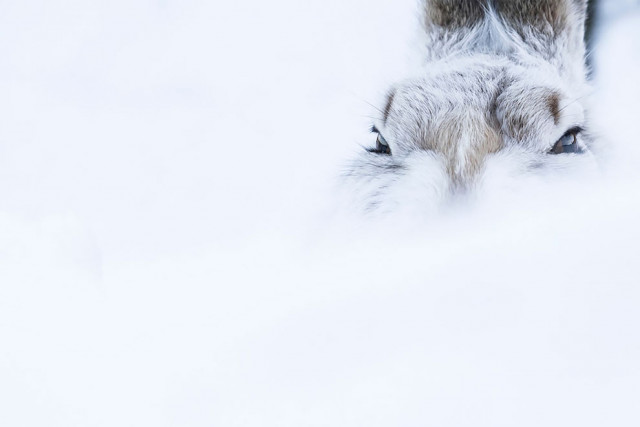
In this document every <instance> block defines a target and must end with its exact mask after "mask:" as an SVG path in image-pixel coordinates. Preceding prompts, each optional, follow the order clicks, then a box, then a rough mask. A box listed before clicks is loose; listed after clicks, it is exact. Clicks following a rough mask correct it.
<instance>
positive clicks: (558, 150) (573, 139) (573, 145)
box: [549, 127, 582, 154]
mask: <svg viewBox="0 0 640 427" xmlns="http://www.w3.org/2000/svg"><path fill="white" fill-rule="evenodd" d="M580 132H582V128H579V127H576V128H573V129H569V130H568V131H567V132H566V133H565V134H564V135H562V138H560V139H559V140H558V142H556V143H555V145H554V146H553V148H552V149H551V151H549V154H563V153H582V148H581V147H580V145H579V143H578V136H579V135H580Z"/></svg>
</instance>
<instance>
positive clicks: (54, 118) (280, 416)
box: [0, 0, 640, 427]
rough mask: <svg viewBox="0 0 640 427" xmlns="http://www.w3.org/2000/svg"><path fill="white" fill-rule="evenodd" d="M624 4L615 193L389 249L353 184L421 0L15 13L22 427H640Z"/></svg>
mask: <svg viewBox="0 0 640 427" xmlns="http://www.w3.org/2000/svg"><path fill="white" fill-rule="evenodd" d="M601 2H602V3H603V6H604V7H605V9H606V10H605V18H604V19H603V20H602V23H603V25H602V27H601V28H600V29H599V31H598V34H599V39H598V43H597V44H596V53H595V54H594V55H595V64H596V66H597V68H596V70H597V73H596V76H597V82H596V83H597V84H596V87H597V89H596V91H595V93H594V99H593V101H594V102H593V103H594V105H595V106H596V109H595V113H596V114H595V116H596V121H597V124H598V126H599V128H598V129H599V133H600V134H601V136H602V139H603V141H605V142H606V143H607V145H606V146H607V149H606V150H605V151H604V153H603V158H602V162H601V163H602V165H601V167H602V177H601V180H599V181H597V182H591V181H590V182H585V183H578V184H576V183H563V182H558V183H555V185H554V188H555V190H554V191H553V192H551V193H550V194H540V193H533V194H531V195H526V197H522V200H519V202H518V203H511V202H507V201H506V200H502V201H501V200H492V201H491V202H490V203H486V204H481V206H477V207H474V208H469V209H468V210H467V209H457V210H456V209H452V210H448V211H446V212H444V213H443V214H442V215H440V216H437V217H432V218H425V219H424V220H422V221H416V222H412V223H410V224H406V223H403V224H397V223H396V222H394V220H393V219H389V220H387V221H384V222H382V223H375V224H372V223H370V222H367V221H359V220H353V219H345V218H342V217H339V216H337V215H336V214H335V210H334V207H333V204H334V203H333V193H334V191H335V185H336V176H337V175H338V174H339V172H340V170H341V167H342V166H343V165H344V164H345V162H346V161H347V160H348V159H349V157H350V156H352V155H353V154H354V153H355V152H357V150H359V149H361V148H360V144H363V145H367V144H371V143H372V142H373V141H372V140H371V139H372V136H371V135H369V134H368V126H369V124H370V122H371V119H370V117H371V116H374V115H375V114H376V111H375V108H374V107H373V106H371V105H370V104H374V105H376V104H377V103H379V101H380V99H381V96H382V95H383V94H384V93H385V91H386V88H387V85H388V84H389V83H391V82H393V81H394V80H395V79H397V78H400V77H402V75H403V74H404V73H406V72H407V70H409V69H411V68H412V67H413V65H414V64H415V62H416V61H417V60H419V58H416V57H415V56H412V53H414V52H415V47H416V44H417V43H418V40H419V37H418V36H417V33H416V31H417V23H418V18H417V16H416V7H415V3H414V2H413V1H412V0H401V1H398V0H396V1H393V2H382V1H376V2H371V1H364V0H350V1H344V0H342V1H338V0H325V1H316V0H307V1H304V2H300V1H293V0H277V1H270V2H264V1H262V2H261V1H254V0H249V1H245V2H236V3H232V2H227V3H224V4H220V3H219V2H218V3H216V2H205V1H195V0H182V1H174V0H147V1H142V0H138V1H124V0H111V1H99V0H92V1H82V0H68V1H61V0H58V1H44V0H42V1H38V0H27V1H17V0H0V35H1V37H0V58H1V62H0V425H3V426H44V425H46V426H147V425H148V426H154V427H155V426H225V427H226V426H256V427H257V426H261V427H262V426H278V427H282V426H297V427H298V426H363V425H366V426H400V425H402V426H414V425H415V426H485V425H486V426H501V425H504V426H514V425H518V426H540V425H547V426H567V425H580V426H613V425H615V426H637V425H638V423H639V422H640V416H639V415H638V412H637V402H638V401H639V399H640V366H639V365H638V360H640V336H639V335H638V331H637V329H638V324H640V323H639V321H640V315H639V314H638V307H639V306H640V289H639V288H638V285H639V284H640V264H639V262H638V261H639V258H640V248H639V244H638V239H639V238H640V226H639V225H638V218H639V217H640V193H639V192H638V188H637V187H638V183H639V182H640V180H639V178H640V173H639V172H638V171H639V170H640V169H639V168H638V166H640V146H639V145H638V144H637V141H638V137H637V128H638V126H637V122H638V117H640V116H639V113H640V108H639V107H638V99H640V87H639V85H638V83H637V76H638V75H639V73H638V72H639V70H638V66H639V65H640V31H638V28H640V27H639V25H640V15H638V12H637V9H636V8H634V2H631V1H627V2H624V1H621V2H617V3H615V4H614V2H613V0H602V1H601ZM636 4H637V3H636Z"/></svg>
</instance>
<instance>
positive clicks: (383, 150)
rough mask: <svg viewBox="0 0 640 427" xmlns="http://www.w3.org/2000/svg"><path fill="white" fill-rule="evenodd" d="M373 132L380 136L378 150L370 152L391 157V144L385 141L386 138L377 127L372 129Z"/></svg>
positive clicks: (377, 144)
mask: <svg viewBox="0 0 640 427" xmlns="http://www.w3.org/2000/svg"><path fill="white" fill-rule="evenodd" d="M371 132H373V133H377V134H378V138H377V139H376V148H370V149H369V150H368V151H369V152H370V153H376V154H387V155H390V154H391V148H390V147H389V143H388V142H387V140H386V139H384V136H382V134H381V133H380V131H379V130H378V129H377V128H376V127H373V128H372V129H371Z"/></svg>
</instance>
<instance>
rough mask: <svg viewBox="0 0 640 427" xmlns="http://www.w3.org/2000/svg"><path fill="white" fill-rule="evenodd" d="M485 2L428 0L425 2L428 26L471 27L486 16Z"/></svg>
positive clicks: (472, 0)
mask: <svg viewBox="0 0 640 427" xmlns="http://www.w3.org/2000/svg"><path fill="white" fill-rule="evenodd" d="M483 3H484V2H483V1H482V0H428V1H427V2H426V4H425V7H426V12H427V13H426V21H427V22H426V23H427V27H430V26H431V25H436V26H439V27H443V28H450V29H457V28H462V27H470V26H472V25H474V24H477V23H478V22H480V21H481V20H482V19H483V18H484V9H483Z"/></svg>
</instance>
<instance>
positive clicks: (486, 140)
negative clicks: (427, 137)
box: [428, 117, 503, 191]
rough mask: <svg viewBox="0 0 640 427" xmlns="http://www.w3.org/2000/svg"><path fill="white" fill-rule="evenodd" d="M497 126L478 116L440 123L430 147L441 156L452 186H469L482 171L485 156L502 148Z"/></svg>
mask: <svg viewBox="0 0 640 427" xmlns="http://www.w3.org/2000/svg"><path fill="white" fill-rule="evenodd" d="M502 145H503V143H502V137H501V135H500V132H499V131H498V130H497V129H494V128H493V127H492V126H491V125H490V124H489V123H487V122H486V121H484V120H480V119H478V118H469V117H467V118H462V119H458V120H453V121H451V122H449V123H445V124H443V125H441V126H440V127H439V128H438V129H437V130H436V132H435V135H434V138H432V139H431V141H430V142H429V143H428V148H429V149H432V150H434V151H435V152H436V153H438V154H439V155H440V156H442V158H443V160H444V162H445V169H446V172H447V175H448V176H449V180H450V183H451V187H452V188H453V189H454V190H455V191H460V190H462V189H464V188H466V187H468V186H469V185H470V184H471V183H472V182H473V181H474V180H475V178H476V177H477V176H478V174H479V173H480V172H481V171H482V169H483V167H484V163H485V159H486V157H487V156H488V155H489V154H491V153H495V152H497V151H498V150H500V149H501V148H502Z"/></svg>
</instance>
